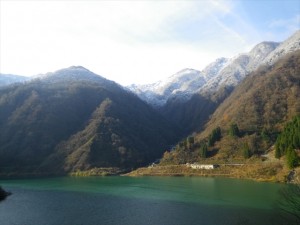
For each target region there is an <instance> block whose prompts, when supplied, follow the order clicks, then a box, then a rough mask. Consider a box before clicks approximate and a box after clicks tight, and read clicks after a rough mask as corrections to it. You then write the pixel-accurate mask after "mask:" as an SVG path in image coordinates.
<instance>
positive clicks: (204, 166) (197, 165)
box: [186, 163, 217, 170]
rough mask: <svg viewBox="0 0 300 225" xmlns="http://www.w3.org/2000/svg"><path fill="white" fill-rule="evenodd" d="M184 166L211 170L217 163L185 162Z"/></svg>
mask: <svg viewBox="0 0 300 225" xmlns="http://www.w3.org/2000/svg"><path fill="white" fill-rule="evenodd" d="M186 166H187V167H191V168H192V169H205V170H212V169H215V168H217V165H214V164H198V163H192V164H190V163H187V164H186Z"/></svg>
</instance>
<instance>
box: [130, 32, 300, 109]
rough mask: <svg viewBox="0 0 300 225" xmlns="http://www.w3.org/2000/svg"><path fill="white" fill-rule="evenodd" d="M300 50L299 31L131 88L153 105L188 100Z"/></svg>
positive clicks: (240, 78) (236, 81) (214, 90)
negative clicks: (201, 68)
mask: <svg viewBox="0 0 300 225" xmlns="http://www.w3.org/2000/svg"><path fill="white" fill-rule="evenodd" d="M298 49H300V31H297V32H296V33H295V34H293V35H292V36H291V37H290V38H288V39H287V40H286V41H284V42H282V43H278V42H262V43H259V44H258V45H256V46H255V47H254V48H253V49H252V50H251V51H250V52H248V53H243V54H239V55H237V56H235V57H233V58H231V59H226V58H219V59H217V60H216V61H215V62H213V63H211V64H209V65H208V66H207V67H206V68H204V69H203V70H202V71H197V70H193V69H185V70H182V71H180V72H178V73H176V74H174V75H173V76H171V77H169V78H167V79H165V80H162V81H158V82H156V83H153V84H146V85H131V86H129V87H128V88H129V89H130V90H131V91H133V92H134V93H136V94H137V95H138V96H139V97H140V98H141V99H143V100H145V101H146V102H148V103H150V104H151V105H153V106H156V107H160V106H163V105H164V104H165V103H166V102H167V101H168V100H169V99H174V98H175V99H177V100H181V101H186V100H188V99H189V98H190V97H191V96H192V95H193V94H195V93H201V94H202V95H210V94H211V93H214V92H216V91H218V90H219V89H220V88H222V87H223V86H236V85H237V84H239V83H240V82H241V81H242V80H243V79H244V78H245V77H246V76H247V75H248V74H249V73H251V72H252V71H254V70H256V69H257V68H258V67H260V66H261V65H263V64H269V65H272V64H274V63H275V62H276V61H277V60H278V59H279V58H281V57H283V56H284V55H286V54H288V53H289V52H293V51H296V50H298Z"/></svg>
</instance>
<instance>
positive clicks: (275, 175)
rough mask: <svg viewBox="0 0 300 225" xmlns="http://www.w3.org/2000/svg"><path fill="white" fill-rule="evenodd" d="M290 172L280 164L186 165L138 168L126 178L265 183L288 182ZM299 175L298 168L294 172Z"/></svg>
mask: <svg viewBox="0 0 300 225" xmlns="http://www.w3.org/2000/svg"><path fill="white" fill-rule="evenodd" d="M289 174H290V170H289V169H287V168H286V167H285V166H283V165H282V164H281V163H269V164H268V165H266V164H244V165H239V166H230V165H224V164H223V165H219V166H218V167H217V168H214V169H193V168H191V167H189V166H187V165H185V164H184V165H164V166H163V165H156V166H149V167H143V168H139V169H137V170H135V171H132V172H130V173H128V174H126V176H133V177H135V176H202V177H228V178H237V179H250V180H255V181H265V182H280V183H286V182H288V175H289ZM296 174H297V176H298V175H299V174H300V170H299V168H298V169H297V170H296Z"/></svg>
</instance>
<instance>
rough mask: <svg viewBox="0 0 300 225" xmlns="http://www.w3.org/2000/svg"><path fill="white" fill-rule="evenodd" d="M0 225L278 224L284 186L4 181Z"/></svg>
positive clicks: (194, 180) (160, 180)
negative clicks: (4, 191)
mask: <svg viewBox="0 0 300 225" xmlns="http://www.w3.org/2000/svg"><path fill="white" fill-rule="evenodd" d="M0 184H1V185H2V186H3V187H4V188H5V189H6V190H8V191H11V192H13V195H11V196H9V197H8V198H7V199H6V200H5V201H3V202H1V203H0V224H1V225H6V224H7V225H13V224H16V225H27V224H28V225H33V224H39V225H54V224H55V225H56V224H66V225H67V224H72V225H77V224H78V225H81V224H82V225H89V224H91V225H92V224H95V225H96V224H107V225H135V224H136V225H148V224H149V225H150V224H151V225H152V224H153V225H176V224H178V225H194V224H195V225H201V224H208V225H209V224H216V225H218V224H220V225H225V224H226V225H227V224H228V225H232V224H233V225H234V224H245V225H247V224H258V225H259V224H264V225H268V224H282V223H281V222H279V221H281V217H280V214H279V212H278V211H277V210H276V209H275V208H274V206H275V204H276V202H277V200H278V198H279V195H278V191H279V190H280V189H281V188H283V185H282V184H272V183H257V182H253V181H246V180H236V179H223V178H201V177H139V178H132V177H82V178H76V177H62V178H45V179H23V180H2V181H0Z"/></svg>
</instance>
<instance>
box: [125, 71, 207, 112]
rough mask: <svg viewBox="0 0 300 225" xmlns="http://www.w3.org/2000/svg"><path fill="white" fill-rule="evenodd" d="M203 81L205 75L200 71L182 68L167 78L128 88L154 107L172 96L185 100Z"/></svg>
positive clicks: (162, 103)
mask: <svg viewBox="0 0 300 225" xmlns="http://www.w3.org/2000/svg"><path fill="white" fill-rule="evenodd" d="M204 83H205V77H204V76H203V75H202V74H201V72H200V71H197V70H194V69H183V70H181V71H179V72H178V73H176V74H174V75H172V76H171V77H169V78H168V79H167V80H161V81H158V82H156V83H153V84H147V85H134V84H133V85H131V86H129V87H128V88H129V89H130V90H131V91H133V92H134V93H136V94H137V95H138V96H139V97H140V98H141V99H143V100H144V101H146V102H148V103H150V104H152V105H153V106H155V107H161V106H163V105H164V104H166V103H167V101H168V99H170V98H172V96H178V99H181V100H183V101H184V100H187V99H189V98H190V96H191V95H192V94H193V93H194V92H195V91H197V90H198V89H199V88H200V87H201V86H203V84H204Z"/></svg>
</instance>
